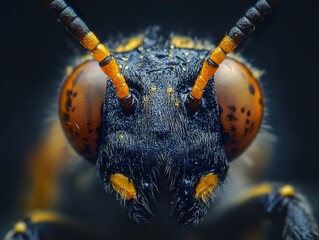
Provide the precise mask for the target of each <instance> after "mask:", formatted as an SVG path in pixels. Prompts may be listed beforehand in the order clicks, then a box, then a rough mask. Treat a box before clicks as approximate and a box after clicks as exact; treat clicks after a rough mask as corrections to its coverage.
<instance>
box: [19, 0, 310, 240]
mask: <svg viewBox="0 0 319 240" xmlns="http://www.w3.org/2000/svg"><path fill="white" fill-rule="evenodd" d="M269 5H272V2H270V1H259V2H258V3H257V4H256V6H255V7H254V8H251V9H250V10H249V11H250V12H249V11H248V13H247V14H246V16H245V17H244V18H242V19H241V20H240V21H239V22H238V23H237V24H236V26H235V27H234V28H233V29H232V30H231V31H230V32H229V34H228V35H227V36H226V37H225V38H224V39H223V40H222V42H221V43H220V44H219V46H218V47H217V48H215V49H214V50H213V51H212V52H208V51H207V50H206V49H204V50H198V49H196V48H195V47H194V48H189V47H188V48H186V44H187V43H189V44H192V42H191V41H190V42H187V41H186V43H185V42H183V41H184V39H181V38H173V39H171V40H172V41H173V42H175V45H173V46H175V47H174V48H172V49H171V48H169V44H167V41H163V40H159V38H158V36H156V32H155V33H154V32H152V31H151V30H150V32H148V33H145V35H144V37H143V38H135V39H133V40H131V41H132V42H131V43H130V44H127V45H126V47H127V46H131V48H129V50H127V51H125V50H124V51H119V52H118V53H117V52H115V53H113V55H111V54H110V52H109V51H108V50H107V49H106V48H105V47H104V45H103V44H101V43H99V40H98V39H97V38H96V37H95V35H94V34H93V33H92V32H91V31H89V29H87V28H86V26H85V25H84V23H83V22H82V21H81V20H80V19H79V18H77V16H76V15H75V14H74V12H73V11H72V10H71V8H68V7H66V5H65V3H64V2H63V1H53V2H51V1H50V6H51V8H52V9H53V10H54V11H56V13H57V14H58V16H59V19H60V20H61V21H62V22H64V23H65V24H66V25H67V27H68V30H69V31H70V32H72V33H73V34H74V35H76V37H78V38H79V39H80V40H81V43H82V44H83V45H84V46H85V47H86V48H87V49H88V50H90V51H92V52H93V56H94V58H95V59H96V60H97V61H98V62H99V63H100V64H99V65H100V66H99V65H98V64H96V63H95V62H94V61H93V60H89V61H86V62H84V63H82V64H81V65H80V66H78V67H76V68H75V70H74V71H73V72H72V73H71V74H70V76H69V77H68V79H67V80H66V83H65V84H64V86H63V88H62V90H61V95H60V96H61V97H60V118H61V122H62V126H63V128H64V130H65V132H66V136H67V138H68V139H69V140H70V142H71V144H72V145H73V147H74V148H75V149H76V150H77V151H78V152H79V153H80V154H81V155H82V156H84V157H85V158H87V159H88V160H89V161H90V162H91V163H93V164H95V165H97V167H98V170H99V175H100V178H101V180H102V182H103V184H104V185H105V187H106V188H107V189H109V190H110V191H114V192H115V193H116V194H117V195H118V196H119V199H120V200H121V204H122V205H123V207H124V209H125V211H126V213H127V215H128V216H129V217H130V218H131V219H133V220H134V221H136V222H138V223H146V222H149V221H152V218H153V217H154V215H155V212H156V203H155V199H156V195H158V191H157V190H158V186H157V181H156V180H157V179H158V178H160V176H163V175H164V176H167V179H168V185H169V192H170V198H171V207H172V212H173V215H175V216H176V219H177V221H178V222H179V223H180V224H182V225H192V224H198V223H199V221H200V220H201V219H202V218H203V217H204V215H205V212H206V211H207V209H208V204H207V203H208V201H209V198H210V197H211V196H212V193H213V191H214V190H216V189H217V188H218V186H221V185H222V184H223V182H224V180H225V178H226V175H227V172H228V167H229V166H228V163H229V162H230V161H231V160H232V159H233V158H235V157H236V156H238V155H240V154H241V153H242V152H243V151H244V150H245V148H246V147H247V146H248V145H249V143H250V142H251V141H252V140H253V138H254V137H255V135H256V134H257V132H258V129H259V127H260V124H261V121H262V116H263V97H262V92H261V89H260V87H259V84H258V82H257V81H256V79H255V78H254V76H253V74H252V73H251V71H250V70H249V68H247V66H246V64H245V63H243V62H242V61H240V59H234V58H231V57H230V58H226V54H228V53H230V52H231V51H232V50H233V48H234V47H235V46H236V45H237V44H238V43H239V42H240V41H241V40H243V38H244V37H246V35H247V34H249V33H250V31H251V30H252V29H253V28H254V27H255V25H256V23H257V22H258V21H260V20H261V18H262V17H263V16H264V15H266V14H267V13H268V11H269ZM132 46H133V47H132ZM185 49H187V50H185ZM164 50H166V51H164ZM202 56H203V57H202ZM225 58H226V59H225ZM120 66H122V68H120ZM100 67H101V68H102V71H103V72H104V73H106V75H108V77H109V79H110V80H111V82H110V81H106V76H105V75H104V73H103V72H102V71H101V70H100ZM217 69H218V71H217ZM213 76H214V80H211V78H212V77H213ZM238 79H241V81H242V82H241V83H240V84H239V80H238ZM242 86H243V87H242ZM241 87H242V90H241V92H240V93H239V95H236V94H238V91H239V90H240V89H241ZM229 96H231V97H232V98H230V97H229ZM101 112H102V114H101ZM249 199H250V201H252V202H254V203H256V202H260V203H262V204H265V206H266V207H267V209H268V207H269V206H272V205H273V204H274V207H273V209H271V211H273V212H272V213H275V212H277V211H279V210H278V208H281V207H283V208H285V207H287V206H293V207H292V210H290V211H291V212H289V213H290V214H292V215H293V214H294V213H296V212H294V211H295V210H296V209H294V207H295V208H297V209H298V210H300V211H302V214H301V216H299V215H298V217H296V216H292V217H291V219H290V220H291V222H288V224H287V225H286V227H287V229H288V230H287V231H286V232H285V236H287V237H289V236H293V237H296V238H297V237H298V236H301V235H300V234H301V233H300V232H301V231H300V230H297V233H295V232H294V231H293V229H294V228H295V225H294V224H295V223H294V220H295V218H296V219H297V220H296V221H298V222H299V221H300V223H301V224H304V225H305V226H306V229H307V230H306V233H305V232H303V233H302V234H306V235H305V236H307V237H308V236H309V238H310V237H313V238H314V237H315V227H314V224H312V223H311V221H310V220H309V219H311V216H310V214H308V212H307V211H306V209H305V207H303V205H302V204H300V203H299V201H300V200H299V198H298V197H297V195H295V192H294V189H293V188H292V187H291V186H281V185H279V186H270V185H263V186H262V187H260V188H257V189H255V191H253V194H251V198H249ZM268 200H269V202H268ZM248 203H249V201H248ZM275 203H276V204H275ZM281 203H285V204H287V205H286V206H285V205H283V206H282V205H281ZM277 204H279V207H278V205H277ZM298 207H299V208H298ZM308 218H309V219H308ZM35 222H36V221H35V220H34V218H31V220H30V224H31V225H32V224H34V223H35ZM23 224H25V223H20V225H19V224H18V225H16V226H15V229H14V231H15V232H13V234H22V235H23V234H25V235H27V234H29V232H28V230H27V228H25V225H23ZM289 224H291V225H289ZM30 234H31V233H30ZM292 234H296V236H295V235H292ZM298 234H299V235H298ZM300 239H302V238H301V237H300Z"/></svg>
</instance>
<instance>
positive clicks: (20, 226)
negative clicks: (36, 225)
mask: <svg viewBox="0 0 319 240" xmlns="http://www.w3.org/2000/svg"><path fill="white" fill-rule="evenodd" d="M27 229H28V228H27V225H26V224H25V223H24V222H17V223H16V224H15V225H14V227H13V231H14V232H15V233H26V232H27Z"/></svg>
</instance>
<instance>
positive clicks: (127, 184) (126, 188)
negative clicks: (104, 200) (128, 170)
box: [110, 173, 136, 200]
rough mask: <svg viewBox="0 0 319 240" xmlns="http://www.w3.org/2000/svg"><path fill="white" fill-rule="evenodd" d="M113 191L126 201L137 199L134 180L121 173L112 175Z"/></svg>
mask: <svg viewBox="0 0 319 240" xmlns="http://www.w3.org/2000/svg"><path fill="white" fill-rule="evenodd" d="M110 181H111V185H112V187H113V189H114V190H115V191H116V192H117V193H118V194H119V195H120V196H121V197H122V198H123V199H125V200H131V199H136V190H135V186H134V184H133V182H132V180H130V179H128V178H127V177H125V176H124V175H122V174H120V173H115V174H112V175H111V177H110Z"/></svg>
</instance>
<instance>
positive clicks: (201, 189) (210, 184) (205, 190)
mask: <svg viewBox="0 0 319 240" xmlns="http://www.w3.org/2000/svg"><path fill="white" fill-rule="evenodd" d="M217 184H218V176H217V175H216V174H212V173H209V174H207V175H206V176H205V177H203V178H201V179H200V180H199V183H198V184H197V186H196V188H195V197H196V198H199V199H201V200H202V201H203V202H207V201H208V199H209V197H210V196H211V195H212V193H213V191H214V189H215V188H216V187H217Z"/></svg>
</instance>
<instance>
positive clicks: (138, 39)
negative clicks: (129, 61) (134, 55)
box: [114, 35, 144, 53]
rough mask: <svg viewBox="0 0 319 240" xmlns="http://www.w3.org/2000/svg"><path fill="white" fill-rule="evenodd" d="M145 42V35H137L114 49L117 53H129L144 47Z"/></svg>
mask: <svg viewBox="0 0 319 240" xmlns="http://www.w3.org/2000/svg"><path fill="white" fill-rule="evenodd" d="M143 41H144V36H143V35H137V36H134V37H132V38H129V39H128V40H127V41H126V42H125V43H124V44H120V45H119V46H117V47H116V48H115V49H114V52H116V53H122V52H129V51H132V50H133V49H135V48H138V47H139V46H141V45H142V43H143Z"/></svg>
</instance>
